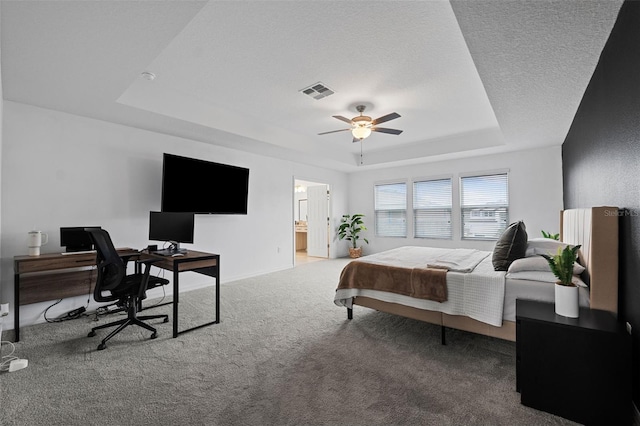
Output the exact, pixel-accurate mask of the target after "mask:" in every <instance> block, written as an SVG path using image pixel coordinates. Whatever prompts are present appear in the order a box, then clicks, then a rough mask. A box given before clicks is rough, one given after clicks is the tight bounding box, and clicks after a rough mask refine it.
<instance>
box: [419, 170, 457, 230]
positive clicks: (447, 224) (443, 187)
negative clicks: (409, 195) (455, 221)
mask: <svg viewBox="0 0 640 426" xmlns="http://www.w3.org/2000/svg"><path fill="white" fill-rule="evenodd" d="M451 200H452V193H451V179H437V180H425V181H417V182H414V183H413V235H414V237H416V238H438V239H451V238H452V228H451V204H452V201H451Z"/></svg>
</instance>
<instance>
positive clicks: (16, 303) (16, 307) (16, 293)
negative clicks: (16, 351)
mask: <svg viewBox="0 0 640 426" xmlns="http://www.w3.org/2000/svg"><path fill="white" fill-rule="evenodd" d="M13 283H14V289H13V297H14V299H13V322H14V325H13V331H14V333H15V341H16V342H19V341H20V275H18V274H15V275H14V276H13Z"/></svg>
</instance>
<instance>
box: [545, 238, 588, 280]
mask: <svg viewBox="0 0 640 426" xmlns="http://www.w3.org/2000/svg"><path fill="white" fill-rule="evenodd" d="M579 249H580V245H577V246H566V247H565V248H562V247H558V252H557V253H556V254H555V255H553V256H551V255H548V254H541V255H540V256H542V257H544V258H545V259H547V262H548V263H549V267H550V268H551V272H553V275H555V276H556V278H558V284H561V285H565V286H573V285H574V284H573V282H572V280H573V264H574V263H575V262H576V259H577V258H578V250H579Z"/></svg>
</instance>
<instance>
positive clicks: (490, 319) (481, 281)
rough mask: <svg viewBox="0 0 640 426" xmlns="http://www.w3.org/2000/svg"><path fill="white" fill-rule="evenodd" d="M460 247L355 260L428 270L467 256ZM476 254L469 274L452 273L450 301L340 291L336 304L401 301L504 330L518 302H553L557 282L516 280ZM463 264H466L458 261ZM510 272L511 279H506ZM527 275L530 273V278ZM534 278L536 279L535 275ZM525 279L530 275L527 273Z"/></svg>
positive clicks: (583, 300)
mask: <svg viewBox="0 0 640 426" xmlns="http://www.w3.org/2000/svg"><path fill="white" fill-rule="evenodd" d="M455 250H461V249H442V248H432V247H416V246H406V247H399V248H396V249H392V250H387V251H384V252H381V253H377V254H373V255H369V256H364V257H361V258H359V259H357V260H354V262H369V263H375V264H379V265H393V266H400V267H407V268H425V267H427V265H428V264H430V263H435V262H437V261H438V259H448V260H451V259H454V257H455V256H458V255H459V254H461V253H462V252H460V251H458V252H455ZM475 252H478V250H472V251H469V252H468V253H469V254H471V255H472V256H473V257H474V258H477V257H478V256H480V257H482V260H480V261H479V263H477V266H475V267H474V268H473V269H472V271H471V272H470V273H462V272H455V271H451V270H450V271H449V272H447V291H448V300H447V301H446V302H434V301H431V300H426V299H416V298H413V297H409V296H404V295H400V294H396V293H389V292H382V291H376V290H366V289H341V290H336V294H335V297H334V303H335V304H336V305H338V306H345V307H347V308H351V307H352V302H353V297H356V296H366V297H370V298H372V299H378V300H382V301H384V302H390V303H398V304H401V305H405V306H411V307H414V308H418V309H427V310H431V311H439V312H444V313H446V314H450V315H464V316H468V317H470V318H473V319H475V320H478V321H481V322H484V323H487V324H491V325H494V326H497V327H500V326H502V321H503V320H506V321H515V319H516V303H515V301H516V299H517V298H520V299H530V300H541V301H546V302H553V301H554V299H555V290H554V284H553V282H549V280H547V279H545V280H542V279H541V280H540V281H536V280H533V279H512V278H510V275H517V274H506V272H504V271H494V269H493V263H492V261H491V257H492V256H491V254H492V252H488V251H485V252H481V253H482V255H478V253H475ZM457 263H459V264H462V263H465V261H460V260H459V261H458V262H457ZM505 274H506V275H505ZM527 276H528V275H527ZM533 276H534V275H532V277H533ZM522 277H525V275H522ZM578 285H579V287H580V291H579V303H580V306H585V307H588V306H589V289H588V287H587V286H586V285H585V284H584V283H583V282H582V281H579V283H578Z"/></svg>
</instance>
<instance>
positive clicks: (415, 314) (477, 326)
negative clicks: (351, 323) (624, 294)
mask: <svg viewBox="0 0 640 426" xmlns="http://www.w3.org/2000/svg"><path fill="white" fill-rule="evenodd" d="M618 215H619V211H618V208H617V207H591V208H585V209H570V210H564V211H562V212H560V235H561V236H562V241H563V242H567V243H570V244H574V245H577V244H580V245H581V246H582V247H581V248H580V251H579V254H578V261H579V262H580V264H581V265H583V266H584V267H585V272H584V273H583V275H582V277H581V278H582V279H583V281H584V282H586V283H587V284H588V285H589V289H590V292H589V298H590V300H589V302H590V307H591V309H601V310H605V311H610V312H613V313H614V314H617V313H618ZM353 304H354V305H359V306H364V307H367V308H371V309H375V310H378V311H381V312H386V313H389V314H394V315H400V316H403V317H407V318H412V319H416V320H420V321H425V322H429V323H432V324H437V325H440V326H441V337H442V344H445V343H446V340H445V329H446V328H447V327H449V328H455V329H458V330H464V331H470V332H472V333H478V334H483V335H486V336H491V337H497V338H499V339H504V340H511V341H515V340H516V323H515V322H513V321H504V322H503V323H502V327H495V326H493V325H489V324H486V323H483V322H480V321H476V320H474V319H472V318H469V317H465V316H460V315H449V314H445V313H442V312H437V311H429V310H425V309H418V308H413V307H409V306H404V305H400V304H397V303H389V302H382V301H380V300H377V299H372V298H370V297H363V296H358V297H355V298H354V299H353ZM347 317H348V318H349V319H352V318H353V309H347Z"/></svg>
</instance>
